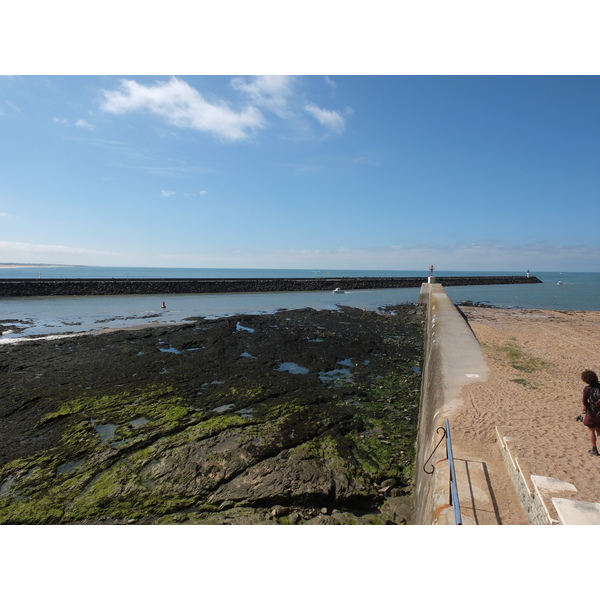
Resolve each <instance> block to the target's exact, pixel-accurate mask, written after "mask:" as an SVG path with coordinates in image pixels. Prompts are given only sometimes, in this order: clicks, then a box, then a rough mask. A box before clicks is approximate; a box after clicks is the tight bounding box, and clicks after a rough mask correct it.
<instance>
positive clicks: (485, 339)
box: [451, 307, 600, 524]
mask: <svg viewBox="0 0 600 600" xmlns="http://www.w3.org/2000/svg"><path fill="white" fill-rule="evenodd" d="M461 311H462V312H463V314H464V315H465V316H466V318H467V319H468V323H469V325H470V326H471V328H472V329H473V332H474V333H475V335H476V337H477V339H478V340H479V342H480V343H481V345H482V350H483V353H484V356H485V359H486V362H487V364H488V366H489V368H490V375H489V377H488V380H487V381H486V382H483V383H473V384H470V385H468V386H466V387H465V388H463V390H462V403H461V405H460V406H459V407H458V408H457V409H456V411H455V412H454V414H453V415H452V418H451V423H452V437H453V443H454V444H456V445H457V446H459V447H461V446H463V447H468V448H469V451H470V452H472V453H474V454H479V455H481V456H482V457H485V458H486V460H488V461H489V465H490V470H491V471H493V472H494V473H495V479H494V481H493V484H494V488H495V490H494V491H495V494H496V499H497V502H498V504H499V505H500V506H501V507H502V506H505V507H509V508H510V509H509V510H508V511H504V512H505V516H506V520H505V521H504V522H505V523H506V524H510V523H527V522H528V521H527V520H526V518H525V520H524V513H523V512H522V511H520V510H518V509H519V507H516V510H513V509H514V508H515V507H514V503H515V499H516V496H515V495H514V494H513V487H512V484H511V483H510V481H509V480H508V475H507V474H506V475H505V472H506V468H504V469H502V466H503V459H502V456H501V454H500V447H499V444H498V441H497V435H496V431H495V427H496V426H499V427H501V428H503V431H505V432H507V433H509V434H510V435H511V437H515V438H516V439H517V440H518V442H517V443H516V446H517V448H518V458H519V464H520V466H521V469H522V471H523V474H524V475H525V477H526V478H527V479H529V475H531V474H533V475H542V476H546V477H553V478H556V479H560V480H562V481H566V482H569V483H572V484H573V485H575V487H576V488H577V492H572V493H570V494H568V495H567V494H565V495H563V497H568V498H571V499H574V500H582V501H588V502H600V457H594V456H591V455H589V454H588V450H589V448H590V443H589V440H588V432H587V428H585V427H584V426H583V425H582V424H581V423H579V422H577V421H576V420H575V417H576V416H577V415H578V414H579V413H580V412H581V395H582V389H583V385H584V384H583V383H582V382H581V380H580V373H581V371H583V370H584V369H592V370H595V371H596V372H600V364H599V362H600V359H599V356H598V348H600V312H583V311H552V310H513V309H496V308H480V307H477V308H475V307H462V308H461Z"/></svg>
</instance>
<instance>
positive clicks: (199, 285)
mask: <svg viewBox="0 0 600 600" xmlns="http://www.w3.org/2000/svg"><path fill="white" fill-rule="evenodd" d="M435 281H436V283H440V284H441V285H443V286H444V287H451V286H465V285H499V284H500V285H501V284H521V283H541V281H540V280H539V279H538V278H537V277H525V276H510V275H508V276H496V277H493V276H492V277H436V278H435ZM423 283H427V277H336V278H326V277H318V278H298V279H291V278H273V279H241V278H240V279H3V280H0V297H5V296H13V297H14V296H17V297H19V296H102V295H106V296H109V295H124V294H126V295H129V294H222V293H228V292H237V293H242V292H302V291H306V292H308V291H332V290H333V289H335V288H340V289H342V290H366V289H384V288H420V287H421V285H422V284H423Z"/></svg>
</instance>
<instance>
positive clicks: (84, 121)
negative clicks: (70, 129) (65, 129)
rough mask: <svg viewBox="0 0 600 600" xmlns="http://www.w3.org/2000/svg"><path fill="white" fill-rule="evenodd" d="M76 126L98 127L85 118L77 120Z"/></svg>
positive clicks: (81, 127)
mask: <svg viewBox="0 0 600 600" xmlns="http://www.w3.org/2000/svg"><path fill="white" fill-rule="evenodd" d="M75 127H79V128H80V129H90V130H93V129H96V126H95V125H92V124H91V123H88V122H87V121H86V120H85V119H79V120H78V121H75Z"/></svg>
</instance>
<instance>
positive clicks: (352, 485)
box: [0, 305, 423, 524]
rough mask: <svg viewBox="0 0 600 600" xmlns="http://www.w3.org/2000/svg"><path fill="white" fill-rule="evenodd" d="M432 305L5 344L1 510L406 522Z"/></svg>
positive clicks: (56, 517) (20, 519)
mask: <svg viewBox="0 0 600 600" xmlns="http://www.w3.org/2000/svg"><path fill="white" fill-rule="evenodd" d="M422 320H423V314H422V312H421V309H420V307H416V306H413V305H399V306H396V307H391V308H389V309H387V310H385V311H379V312H371V311H362V310H359V309H354V308H343V309H340V310H332V311H316V310H312V309H303V310H293V311H278V312H277V313H275V314H269V315H242V316H237V317H230V318H220V319H198V320H193V321H190V322H189V323H187V324H183V325H177V326H171V327H165V326H160V327H155V328H147V329H144V330H122V331H116V332H111V333H105V334H102V335H80V336H74V337H69V338H63V339H60V340H54V341H42V340H33V341H26V342H21V343H18V344H11V345H5V346H3V347H2V348H1V349H0V367H1V368H2V370H3V372H4V373H5V375H6V376H7V379H6V381H7V385H6V387H5V389H4V393H3V396H2V398H1V399H0V417H2V418H1V419H0V523H206V524H209V523H211V524H212V523H273V524H274V523H282V524H293V523H295V524H300V523H310V524H326V523H331V524H339V523H391V522H393V523H401V522H406V521H407V520H410V514H409V513H410V510H409V506H410V490H411V479H412V468H413V464H414V450H415V449H414V445H415V440H416V427H417V420H418V408H419V391H420V379H421V376H420V366H421V361H422V351H423V349H422V343H423V333H422ZM392 481H393V484H392V483H391V482H392ZM384 484H386V485H384ZM384 488H385V489H384ZM275 506H277V507H280V508H278V509H277V510H274V509H273V507H275ZM398 507H401V508H398ZM322 511H324V512H322Z"/></svg>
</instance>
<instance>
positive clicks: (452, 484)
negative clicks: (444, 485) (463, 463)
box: [446, 419, 462, 525]
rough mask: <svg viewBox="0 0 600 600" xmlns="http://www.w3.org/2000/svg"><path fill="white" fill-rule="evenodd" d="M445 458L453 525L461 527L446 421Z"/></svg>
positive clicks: (448, 423) (448, 425)
mask: <svg viewBox="0 0 600 600" xmlns="http://www.w3.org/2000/svg"><path fill="white" fill-rule="evenodd" d="M446 457H447V458H448V466H449V467H450V504H452V506H453V507H454V524H455V525H462V517H461V516H460V502H459V500H458V487H457V485H456V471H455V469H454V455H453V454H452V441H451V440H450V422H449V421H448V419H446Z"/></svg>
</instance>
